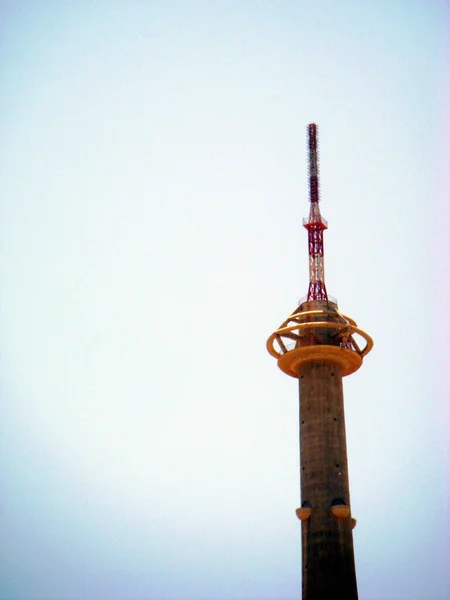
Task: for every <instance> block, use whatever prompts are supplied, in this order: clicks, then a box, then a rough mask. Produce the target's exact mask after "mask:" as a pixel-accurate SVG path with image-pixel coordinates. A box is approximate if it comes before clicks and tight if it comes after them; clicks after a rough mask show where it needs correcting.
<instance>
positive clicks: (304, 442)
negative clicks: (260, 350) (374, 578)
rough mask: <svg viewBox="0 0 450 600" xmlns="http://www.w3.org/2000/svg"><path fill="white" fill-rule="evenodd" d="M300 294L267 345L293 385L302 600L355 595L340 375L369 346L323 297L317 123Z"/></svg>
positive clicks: (312, 131) (349, 599) (312, 133)
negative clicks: (305, 279)
mask: <svg viewBox="0 0 450 600" xmlns="http://www.w3.org/2000/svg"><path fill="white" fill-rule="evenodd" d="M308 154H309V196H310V211H309V217H308V218H307V219H304V220H303V225H304V226H305V228H306V229H307V230H308V248H309V288H308V295H307V296H306V298H304V299H303V300H300V303H299V306H297V308H296V309H295V310H294V312H293V313H292V314H291V315H290V316H289V317H288V318H287V319H286V320H285V321H283V323H282V324H281V325H280V327H279V328H278V329H277V330H276V331H275V332H274V333H273V334H272V335H271V336H270V338H269V339H268V340H267V349H268V351H269V352H270V354H271V355H272V356H274V357H275V358H276V359H277V361H278V366H279V367H280V369H281V370H282V371H283V372H284V373H286V374H287V375H290V376H291V377H295V378H297V379H298V380H299V392H300V481H301V485H300V488H301V507H300V508H298V509H297V510H296V514H297V516H298V518H299V519H300V521H301V527H302V597H303V600H327V599H328V598H330V599H331V598H333V599H335V598H342V599H345V600H355V599H357V598H358V591H357V585H356V574H355V559H354V553H353V533H352V529H353V527H354V526H355V524H356V521H355V519H353V518H352V516H351V509H350V490H349V482H348V467H347V445H346V439H345V419H344V396H343V390H342V377H344V376H345V375H350V374H351V373H354V372H355V371H356V370H357V369H359V367H360V366H361V364H362V360H363V357H364V356H365V355H366V354H367V353H368V352H369V351H370V350H371V348H372V346H373V342H372V339H371V337H370V336H369V335H367V333H365V332H364V331H362V330H361V329H359V328H358V327H357V326H356V323H355V321H353V319H350V318H349V317H346V316H344V315H342V314H341V313H340V312H339V310H338V305H337V301H336V299H334V298H332V297H331V296H328V294H327V290H326V287H325V278H324V252H323V232H324V230H325V229H327V227H328V224H327V222H326V220H325V219H324V218H323V217H322V215H321V214H320V208H319V167H318V151H317V126H316V124H315V123H311V124H310V125H308Z"/></svg>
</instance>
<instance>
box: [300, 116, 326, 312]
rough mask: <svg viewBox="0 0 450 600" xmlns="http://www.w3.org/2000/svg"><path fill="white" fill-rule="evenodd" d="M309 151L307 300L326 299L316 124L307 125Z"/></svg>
mask: <svg viewBox="0 0 450 600" xmlns="http://www.w3.org/2000/svg"><path fill="white" fill-rule="evenodd" d="M308 152H309V201H310V203H311V207H310V210H309V217H308V218H307V219H303V225H304V227H306V229H307V230H308V251H309V288H308V296H307V301H308V302H309V301H310V300H328V294H327V289H326V287H325V275H324V265H323V232H324V230H325V229H328V223H327V221H326V220H325V219H324V218H323V217H322V215H321V214H320V208H319V156H318V148H317V125H316V124H315V123H310V125H308Z"/></svg>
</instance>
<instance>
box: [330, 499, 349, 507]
mask: <svg viewBox="0 0 450 600" xmlns="http://www.w3.org/2000/svg"><path fill="white" fill-rule="evenodd" d="M331 506H347V503H346V502H344V500H342V498H335V499H334V500H333V501H332V502H331Z"/></svg>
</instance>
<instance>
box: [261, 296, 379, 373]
mask: <svg viewBox="0 0 450 600" xmlns="http://www.w3.org/2000/svg"><path fill="white" fill-rule="evenodd" d="M266 346H267V350H268V351H269V353H270V354H271V355H272V356H273V357H274V358H276V359H277V361H278V366H279V368H280V369H281V370H282V371H283V372H284V373H286V374H287V375H290V376H291V377H295V378H298V372H299V368H300V366H301V365H302V364H304V363H307V362H331V363H334V364H337V365H339V366H340V368H341V372H342V375H343V376H345V375H351V373H354V372H355V371H357V370H358V369H359V367H360V366H361V365H362V361H363V357H364V356H365V355H366V354H368V353H369V352H370V350H371V349H372V347H373V341H372V338H371V337H370V336H369V335H368V334H367V333H366V332H365V331H363V330H362V329H359V327H357V325H356V323H355V321H354V320H353V319H350V317H346V316H345V315H343V314H341V313H340V312H339V311H338V306H337V302H336V301H334V298H333V299H331V297H330V298H329V300H328V301H327V300H311V301H309V302H308V301H304V302H302V301H300V304H299V306H298V307H297V308H296V309H295V311H294V312H293V313H292V314H291V315H290V316H289V317H288V318H287V319H286V320H285V321H283V323H282V324H281V325H280V327H279V328H278V329H277V330H276V331H275V332H274V333H272V335H271V336H270V337H269V339H268V340H267V343H266Z"/></svg>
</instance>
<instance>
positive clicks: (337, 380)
mask: <svg viewBox="0 0 450 600" xmlns="http://www.w3.org/2000/svg"><path fill="white" fill-rule="evenodd" d="M299 383H300V475H301V502H302V506H310V507H311V516H310V517H309V519H306V520H304V521H302V590H303V600H327V599H328V598H330V599H331V598H333V600H334V599H336V598H342V599H345V600H357V598H358V592H357V585H356V574H355V559H354V552H353V535H352V521H351V518H350V492H349V482H348V467H347V447H346V438H345V419H344V398H343V391H342V375H341V370H340V367H339V366H337V365H334V364H331V363H328V362H310V363H306V364H303V365H301V366H300V369H299ZM333 506H334V509H333V510H332V507H333ZM339 506H340V507H341V508H338V507H339ZM346 507H347V508H346ZM333 512H334V513H336V514H339V516H336V514H333Z"/></svg>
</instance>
